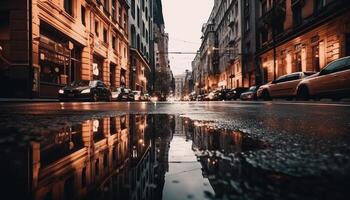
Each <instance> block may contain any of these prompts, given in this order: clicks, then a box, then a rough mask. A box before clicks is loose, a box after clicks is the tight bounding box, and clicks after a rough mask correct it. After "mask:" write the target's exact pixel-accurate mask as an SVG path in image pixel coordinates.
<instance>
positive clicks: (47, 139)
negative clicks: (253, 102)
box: [0, 115, 313, 200]
mask: <svg viewBox="0 0 350 200" xmlns="http://www.w3.org/2000/svg"><path fill="white" fill-rule="evenodd" d="M1 132H2V133H7V135H5V134H3V135H2V136H0V157H1V160H2V161H3V162H2V165H1V169H0V173H1V174H0V175H1V178H2V179H1V181H0V183H1V185H0V188H2V189H4V191H6V192H5V193H4V194H6V195H11V198H12V199H35V200H49V199H54V200H61V199H62V200H63V199H64V200H69V199H133V200H134V199H135V200H136V199H145V200H149V199H232V198H238V199H257V198H261V197H264V198H267V197H269V198H278V197H285V196H287V195H288V194H289V193H290V194H291V196H290V197H295V198H296V199H298V198H305V197H306V196H307V194H308V193H307V191H305V189H302V187H303V185H302V184H301V186H299V185H300V181H301V180H296V179H292V178H291V177H288V176H285V175H283V174H278V173H274V172H268V171H264V170H262V169H259V168H257V167H254V166H252V165H251V164H248V162H246V160H245V158H244V157H243V156H242V155H243V154H245V155H248V154H250V153H254V152H257V151H259V150H264V149H267V148H269V146H268V145H267V144H266V143H264V142H261V141H259V140H255V139H253V138H251V137H249V136H248V135H247V134H245V133H242V132H239V131H230V130H223V129H214V128H213V127H212V126H211V124H210V123H209V122H201V121H195V122H193V121H191V120H190V119H187V118H181V117H179V116H173V115H123V116H116V117H108V118H103V119H91V120H87V121H85V122H83V123H81V124H79V125H74V126H69V125H67V126H64V127H62V128H61V129H59V130H57V131H54V132H46V133H38V135H27V134H25V133H24V132H20V131H19V130H17V129H13V130H3V131H1ZM10 138H12V139H10ZM17 140H20V141H25V143H20V142H18V141H17ZM310 184H313V182H310ZM310 184H309V185H310ZM299 189H302V193H301V194H300V195H299V196H298V193H297V192H298V190H299ZM304 193H306V194H304Z"/></svg>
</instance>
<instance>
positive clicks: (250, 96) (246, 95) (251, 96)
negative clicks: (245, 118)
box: [240, 86, 259, 101]
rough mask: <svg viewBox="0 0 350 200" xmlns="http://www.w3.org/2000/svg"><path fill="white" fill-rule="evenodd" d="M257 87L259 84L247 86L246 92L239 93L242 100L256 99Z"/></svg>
mask: <svg viewBox="0 0 350 200" xmlns="http://www.w3.org/2000/svg"><path fill="white" fill-rule="evenodd" d="M258 89H259V86H252V87H250V88H249V90H248V91H247V92H244V93H242V94H241V96H240V99H241V100H244V101H249V100H257V95H256V93H257V91H258Z"/></svg>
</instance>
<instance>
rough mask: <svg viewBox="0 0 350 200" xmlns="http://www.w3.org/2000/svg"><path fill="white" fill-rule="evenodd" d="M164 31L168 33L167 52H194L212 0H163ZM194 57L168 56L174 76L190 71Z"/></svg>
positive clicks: (197, 47)
mask: <svg viewBox="0 0 350 200" xmlns="http://www.w3.org/2000/svg"><path fill="white" fill-rule="evenodd" d="M162 3H163V14H164V20H165V31H166V32H167V33H169V51H170V52H171V51H181V52H196V51H197V50H198V49H199V47H200V43H201V39H200V37H201V35H202V34H201V28H202V25H203V23H205V22H207V20H208V18H209V15H210V12H211V9H212V7H213V5H214V1H213V0H164V1H162ZM194 56H195V55H177V54H170V55H169V59H170V66H171V69H172V71H173V74H174V75H178V74H182V73H184V72H185V70H186V69H189V70H191V61H192V60H193V58H194Z"/></svg>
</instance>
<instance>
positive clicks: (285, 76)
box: [275, 75, 288, 83]
mask: <svg viewBox="0 0 350 200" xmlns="http://www.w3.org/2000/svg"><path fill="white" fill-rule="evenodd" d="M287 78H288V77H287V75H284V76H280V77H278V78H277V79H276V80H275V83H282V82H286V81H287Z"/></svg>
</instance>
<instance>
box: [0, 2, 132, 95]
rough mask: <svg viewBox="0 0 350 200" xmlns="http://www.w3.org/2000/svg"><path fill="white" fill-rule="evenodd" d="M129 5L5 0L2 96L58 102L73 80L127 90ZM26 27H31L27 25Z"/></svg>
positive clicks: (1, 12)
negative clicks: (58, 98) (124, 87)
mask: <svg viewBox="0 0 350 200" xmlns="http://www.w3.org/2000/svg"><path fill="white" fill-rule="evenodd" d="M128 9H129V5H128V2H127V1H125V0H102V1H100V0H81V1H74V0H51V1H46V0H30V1H29V0H27V3H24V2H23V1H20V0H15V1H13V0H11V1H10V0H4V1H2V2H1V6H0V16H1V17H0V46H1V47H2V51H1V52H0V54H1V56H0V60H1V61H0V63H1V66H0V69H1V71H0V74H1V84H0V85H4V84H5V83H6V85H9V84H10V85H11V87H7V88H6V87H5V88H1V89H4V90H3V91H4V93H2V96H12V97H13V96H15V97H42V98H46V97H47V98H56V97H57V93H58V90H59V88H61V87H63V86H65V85H67V84H70V83H71V82H73V81H75V80H93V79H100V80H103V81H104V82H105V83H106V84H107V85H109V86H113V87H119V86H128V85H129V84H128V80H129V64H128V63H129V59H128V45H129V40H128V32H129V31H128ZM28 22H29V23H28Z"/></svg>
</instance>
